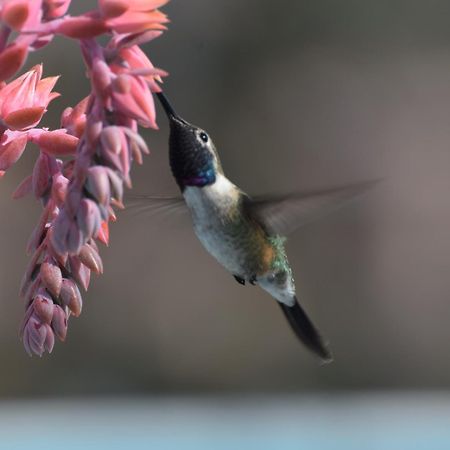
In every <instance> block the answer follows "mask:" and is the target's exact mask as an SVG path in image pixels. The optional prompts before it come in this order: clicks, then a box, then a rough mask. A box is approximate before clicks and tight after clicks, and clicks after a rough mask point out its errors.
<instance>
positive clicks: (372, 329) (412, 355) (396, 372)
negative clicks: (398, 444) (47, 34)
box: [0, 0, 450, 398]
mask: <svg viewBox="0 0 450 450" xmlns="http://www.w3.org/2000/svg"><path fill="white" fill-rule="evenodd" d="M74 3H76V7H74V8H73V11H74V12H77V11H78V12H79V11H85V10H86V9H88V7H89V3H91V2H87V1H84V2H83V1H77V2H74ZM164 10H165V11H166V12H167V13H168V14H169V16H170V18H171V20H172V23H171V24H170V31H169V32H168V33H166V34H165V35H164V36H163V37H162V38H160V39H158V40H157V41H155V42H153V43H151V44H150V45H148V46H147V47H146V51H147V53H148V54H149V55H150V57H151V59H152V61H153V62H154V63H155V65H157V66H159V67H162V68H164V69H166V70H168V71H169V72H170V77H169V78H168V79H167V80H166V82H165V88H166V92H167V94H168V95H169V96H170V98H171V99H172V101H173V103H174V104H175V106H176V108H177V110H179V112H180V114H181V115H183V116H184V117H185V118H186V119H187V120H189V121H191V122H194V123H197V124H199V125H201V126H203V127H204V128H206V129H207V130H208V131H209V132H210V133H211V135H212V136H213V137H214V140H215V142H216V144H217V146H218V148H219V151H220V155H221V157H222V161H223V165H224V168H225V171H226V173H227V175H228V176H229V177H230V178H231V179H232V180H233V181H234V182H235V183H236V184H238V185H239V186H240V187H242V188H243V189H244V190H246V191H247V192H249V193H264V192H283V191H292V190H302V189H312V188H321V187H327V186H334V185H338V184H345V183H349V182H354V181H358V180H364V179H369V178H374V177H380V176H382V177H385V181H384V183H383V184H382V185H380V186H379V187H378V188H377V189H376V190H375V191H373V192H371V193H370V194H369V195H367V196H366V197H365V198H364V199H362V200H361V201H358V202H356V203H354V204H352V205H349V206H348V207H346V208H344V209H342V210H340V211H338V212H336V213H334V214H333V215H330V216H328V217H326V218H323V219H321V220H320V221H317V222H315V223H312V224H309V225H307V226H305V227H304V228H303V229H301V230H300V231H299V232H297V233H296V234H295V235H293V236H291V238H290V240H289V244H288V254H289V256H290V260H291V263H292V266H293V269H294V273H295V276H296V281H297V285H298V290H299V294H300V296H301V298H302V299H303V302H304V304H305V306H306V307H307V309H308V311H309V312H310V314H311V316H312V317H313V318H314V320H315V322H316V323H317V324H318V326H319V327H320V329H321V330H322V332H323V334H325V335H326V336H327V337H328V339H329V341H330V342H331V345H332V348H333V350H334V353H335V358H336V360H335V362H334V363H333V364H331V365H328V366H325V367H321V366H320V365H318V364H317V362H316V361H315V360H314V359H313V358H311V357H310V355H309V354H307V353H306V352H305V351H304V350H303V349H302V348H301V347H300V346H299V344H298V343H297V342H296V340H295V339H294V337H293V336H292V334H291V331H290V330H289V329H288V327H287V325H286V324H285V323H284V319H283V317H282V316H281V314H280V311H279V308H277V307H276V305H274V304H273V302H272V301H271V300H270V298H269V297H268V296H267V295H266V294H265V293H263V292H262V291H260V290H259V289H256V288H252V287H246V288H243V287H241V286H239V285H238V284H237V283H236V282H235V281H234V280H233V279H232V278H231V277H230V275H229V274H227V273H226V272H225V271H224V270H223V269H222V268H221V267H219V266H218V265H217V264H216V263H215V262H214V261H213V260H212V259H211V257H210V256H209V255H208V254H206V252H205V251H204V250H203V249H202V247H201V246H200V244H199V243H198V242H197V240H196V239H195V236H194V235H193V231H192V229H191V228H190V227H189V225H188V224H187V223H185V222H183V220H181V219H180V218H179V217H177V216H175V217H173V216H170V215H161V216H159V217H139V216H135V215H133V214H129V213H124V214H120V215H119V221H118V223H117V224H115V225H113V226H112V230H111V235H112V236H111V246H110V248H107V249H103V251H102V257H103V259H104V265H105V274H104V275H103V276H102V277H100V278H95V279H94V280H93V282H92V285H91V288H90V290H89V292H88V293H86V294H85V295H84V299H85V304H84V311H83V314H82V316H81V317H80V318H79V319H71V320H70V324H69V334H68V339H67V342H66V343H65V344H57V345H56V348H55V350H54V353H53V354H52V355H51V356H48V355H46V356H45V357H43V358H42V359H39V358H36V357H35V358H29V357H28V356H27V355H26V354H25V352H24V350H23V348H22V345H21V343H20V342H19V340H18V338H17V330H18V326H19V323H20V321H21V319H22V314H23V312H22V309H23V305H22V302H21V300H20V299H18V294H17V291H18V286H19V283H20V279H21V276H22V273H23V272H24V270H25V266H26V264H27V262H28V257H27V256H26V255H25V243H26V240H27V238H28V236H29V234H30V233H31V231H32V228H33V226H34V224H35V223H36V222H37V219H38V214H39V205H37V204H36V202H35V201H34V200H33V199H31V198H28V199H25V200H21V201H20V202H17V201H12V200H11V199H10V195H11V193H12V191H13V190H14V187H15V185H16V184H17V183H18V182H19V181H20V180H21V179H22V178H24V177H25V176H26V175H28V174H29V173H30V171H31V167H32V162H33V160H34V158H35V156H36V149H34V148H32V147H30V148H29V149H28V150H27V152H26V155H25V156H24V157H23V159H22V160H21V161H20V163H18V164H17V165H16V166H15V167H14V168H13V170H11V171H10V172H9V173H8V174H7V175H6V176H5V177H4V178H3V179H2V180H1V182H0V189H1V195H0V208H1V211H2V215H1V220H0V236H1V242H2V247H1V248H2V252H1V253H0V286H1V292H2V295H1V297H0V360H1V361H2V373H1V378H0V379H1V383H0V396H1V397H3V398H8V397H22V396H36V395H39V396H49V395H59V394H64V395H68V394H73V395H89V394H134V393H146V394H148V393H152V394H156V393H164V394H167V393H169V394H177V393H186V392H187V393H189V392H190V393H192V392H194V393H196V392H221V391H222V392H223V391H226V392H228V391H233V392H234V391H237V392H255V391H257V392H286V391H289V392H290V391H300V392H305V391H308V390H344V389H345V390H346V389H378V388H383V389H389V388H409V389H413V388H417V389H426V388H442V389H444V388H448V387H450V381H449V380H450V358H448V342H449V340H450V328H449V327H448V322H449V316H450V302H449V299H448V297H449V293H450V282H449V280H450V277H449V274H450V239H449V233H450V201H449V199H448V194H447V193H448V192H450V179H449V176H448V172H449V169H450V152H449V142H450V126H449V125H450V27H449V26H448V17H449V14H450V3H449V2H447V1H437V0H436V1H432V0H428V1H426V2H425V1H412V0H409V1H398V0H397V1H396V0H391V1H378V2H373V1H368V0H358V1H356V0H354V1H348V0H340V1H336V0H328V1H327V0H310V1H301V0H299V1H295V2H294V1H277V2H269V1H254V0H250V1H249V0H247V1H245V2H243V1H239V0H227V1H222V2H219V1H217V0H216V1H208V2H207V1H198V0H194V1H172V2H171V3H170V4H169V5H168V6H167V7H166V8H164ZM41 60H44V63H45V64H44V72H45V74H46V75H54V74H58V73H61V74H62V78H61V79H60V81H59V82H58V84H57V90H58V91H59V92H61V93H62V94H63V96H62V98H60V99H58V100H56V101H55V102H54V103H52V105H51V107H50V112H49V113H48V114H47V116H46V119H45V123H44V124H46V125H48V126H51V127H56V126H57V124H58V115H59V114H60V112H61V111H62V110H63V108H64V107H65V106H67V105H72V104H74V103H76V102H77V101H78V100H79V99H81V98H82V97H83V96H84V95H86V93H87V89H88V84H87V82H86V80H85V77H84V68H83V65H82V62H81V58H80V53H79V52H78V49H77V46H76V44H75V43H74V42H69V41H65V40H62V39H56V40H55V42H54V43H53V45H51V46H50V47H49V48H48V49H46V50H45V51H43V52H41V53H38V54H34V55H33V56H32V58H30V60H29V62H28V64H27V67H30V66H31V65H32V64H35V63H37V62H40V61H41ZM158 123H159V124H160V127H161V131H160V132H154V131H150V132H145V133H144V136H145V138H146V139H147V140H148V142H149V145H150V147H151V149H152V155H151V156H150V157H148V158H146V161H145V165H144V166H143V167H142V168H137V169H135V170H134V191H135V192H136V193H148V194H176V193H177V188H176V186H175V183H174V182H173V180H172V178H171V176H170V173H169V168H168V162H167V144H166V140H167V125H166V121H165V117H163V115H162V114H161V115H160V117H159V119H158Z"/></svg>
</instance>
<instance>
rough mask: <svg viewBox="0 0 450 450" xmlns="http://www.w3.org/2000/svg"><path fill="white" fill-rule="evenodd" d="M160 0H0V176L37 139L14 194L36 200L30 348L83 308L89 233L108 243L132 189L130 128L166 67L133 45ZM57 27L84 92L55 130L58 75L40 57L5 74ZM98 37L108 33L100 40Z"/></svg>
mask: <svg viewBox="0 0 450 450" xmlns="http://www.w3.org/2000/svg"><path fill="white" fill-rule="evenodd" d="M166 2H167V0H126V1H125V0H98V5H97V8H96V9H94V10H92V11H89V12H87V13H85V14H83V15H80V16H76V17H73V16H69V15H68V14H67V11H68V8H69V6H70V0H3V1H1V0H0V82H1V83H2V84H1V85H0V177H1V176H3V175H4V174H5V172H6V171H7V170H8V169H10V167H11V166H12V165H13V164H14V163H15V162H17V160H18V159H19V158H20V157H21V155H22V153H23V152H24V149H25V147H26V145H27V143H29V142H31V143H34V144H36V145H37V147H38V148H39V155H38V157H37V159H36V162H35V165H34V169H33V173H32V174H31V175H30V176H29V177H27V178H26V179H25V180H23V181H22V183H20V185H19V186H18V187H17V189H16V191H15V192H14V194H13V197H14V198H21V197H23V196H25V195H27V194H29V193H32V194H33V195H34V196H35V197H36V198H37V199H39V200H40V201H41V202H42V205H43V211H42V214H41V217H40V219H39V222H38V224H37V225H36V227H35V229H34V231H33V233H32V235H31V237H30V240H29V243H28V247H27V250H28V252H29V253H30V254H31V255H32V256H31V260H30V262H29V265H28V268H27V271H26V273H25V275H24V278H23V281H22V285H21V289H20V293H21V295H22V296H23V297H24V299H25V304H26V314H25V318H24V321H23V324H22V327H21V336H22V339H23V343H24V346H25V349H26V350H27V352H28V353H29V354H30V355H31V354H33V353H34V354H38V355H42V354H43V353H44V351H48V352H51V351H52V349H53V346H54V343H55V337H56V338H58V339H60V340H62V341H64V339H65V337H66V333H67V323H68V319H69V316H70V315H73V316H75V317H77V316H78V315H79V314H80V313H81V309H82V297H81V294H80V288H83V289H84V290H86V289H87V288H88V286H89V282H90V277H91V273H94V274H101V273H102V272H103V264H102V260H101V258H100V255H99V248H98V246H97V242H98V241H100V242H103V243H104V244H107V243H108V239H109V227H108V224H109V222H110V221H114V220H115V219H116V216H115V213H114V208H122V207H123V203H122V201H123V191H124V187H131V178H130V169H131V165H132V162H133V161H136V162H137V163H138V164H141V163H142V161H143V154H148V153H149V151H148V148H147V145H146V143H145V142H144V141H143V139H142V138H141V137H140V136H139V134H138V126H139V125H140V126H142V127H151V128H155V129H156V128H157V127H156V122H155V105H154V100H153V94H154V93H157V92H160V88H159V86H158V82H159V81H161V77H162V76H165V75H166V74H165V72H164V71H162V70H159V69H156V68H155V67H154V66H153V65H152V63H151V62H150V61H149V59H148V58H147V56H146V55H145V54H144V52H143V51H142V50H141V49H140V47H139V45H141V44H143V43H146V42H148V41H150V40H152V39H154V38H156V37H158V36H159V35H160V34H161V32H162V30H164V29H165V25H164V24H165V23H166V22H167V18H166V16H165V15H164V14H163V13H161V12H160V11H159V10H158V9H157V8H159V7H160V6H163V5H164V4H165V3H166ZM12 31H14V32H15V33H12ZM13 35H15V36H16V37H15V40H13V41H11V39H10V38H11V36H13ZM55 35H62V36H65V37H69V38H73V39H77V40H78V41H79V43H80V48H81V52H82V55H83V58H84V61H85V64H86V68H87V73H88V76H89V80H90V84H91V92H90V93H89V94H88V96H87V97H86V98H85V99H83V100H81V101H80V103H79V104H78V105H76V106H75V107H73V108H67V109H66V110H65V111H64V112H63V114H62V117H61V128H60V129H57V130H48V129H45V128H38V125H39V123H40V121H41V119H42V116H43V114H44V113H45V111H46V109H47V107H48V104H49V103H50V102H51V101H52V100H53V99H54V98H56V97H57V96H58V95H59V94H58V93H56V92H53V88H54V86H55V84H56V82H57V79H58V77H49V78H42V66H41V65H38V66H36V67H34V68H32V69H31V70H29V71H28V72H26V73H25V74H23V75H22V76H20V77H19V78H17V79H15V80H13V81H11V82H9V83H8V84H6V83H5V82H4V81H3V80H6V79H8V78H10V77H11V76H13V75H14V74H15V73H16V72H17V71H18V70H19V69H20V68H21V67H22V65H23V64H24V62H25V60H26V57H27V54H28V53H29V52H30V51H33V50H37V49H39V48H41V47H42V46H43V45H46V44H48V43H49V42H50V41H51V40H52V39H53V37H54V36H55ZM100 35H109V42H108V43H107V44H106V45H104V46H102V45H100V44H99V42H98V40H97V39H96V38H97V37H98V36H100Z"/></svg>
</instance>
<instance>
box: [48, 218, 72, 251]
mask: <svg viewBox="0 0 450 450" xmlns="http://www.w3.org/2000/svg"><path fill="white" fill-rule="evenodd" d="M69 228H70V220H69V218H68V217H67V215H66V214H64V213H63V212H60V213H59V215H58V217H57V218H56V220H55V221H54V222H53V226H52V233H51V243H52V246H53V248H54V250H55V252H57V253H58V254H59V255H64V254H65V253H67V239H68V235H69Z"/></svg>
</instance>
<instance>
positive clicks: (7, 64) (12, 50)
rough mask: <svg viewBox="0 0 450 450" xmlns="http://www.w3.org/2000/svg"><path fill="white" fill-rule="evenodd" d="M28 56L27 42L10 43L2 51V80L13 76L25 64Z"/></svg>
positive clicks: (0, 65)
mask: <svg viewBox="0 0 450 450" xmlns="http://www.w3.org/2000/svg"><path fill="white" fill-rule="evenodd" d="M27 56H28V46H27V45H25V44H16V43H13V44H10V45H8V47H6V49H5V50H3V52H1V53H0V81H3V80H7V79H8V78H10V77H12V76H13V75H14V74H15V73H16V72H18V71H19V69H20V68H21V67H22V66H23V63H24V62H25V60H26V58H27Z"/></svg>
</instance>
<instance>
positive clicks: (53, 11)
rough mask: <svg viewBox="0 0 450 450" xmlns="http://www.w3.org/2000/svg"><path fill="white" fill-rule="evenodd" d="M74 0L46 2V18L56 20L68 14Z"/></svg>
mask: <svg viewBox="0 0 450 450" xmlns="http://www.w3.org/2000/svg"><path fill="white" fill-rule="evenodd" d="M71 1H72V0H44V6H45V18H46V19H56V18H57V17H61V16H63V15H64V14H66V12H67V10H68V9H69V6H70V2H71Z"/></svg>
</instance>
